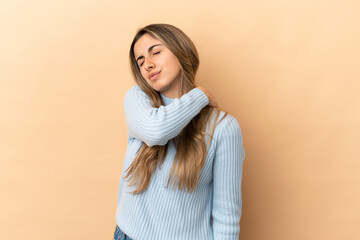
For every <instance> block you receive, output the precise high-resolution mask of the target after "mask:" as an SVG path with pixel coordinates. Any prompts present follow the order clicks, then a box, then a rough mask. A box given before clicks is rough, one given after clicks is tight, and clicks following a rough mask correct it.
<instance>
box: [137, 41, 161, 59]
mask: <svg viewBox="0 0 360 240" xmlns="http://www.w3.org/2000/svg"><path fill="white" fill-rule="evenodd" d="M159 45H162V44H160V43H159V44H155V45H152V46H151V47H149V49H148V52H150V51H151V50H152V49H153V48H154V47H156V46H159ZM142 58H144V56H140V57H138V58H137V59H136V62H138V61H139V60H140V59H142Z"/></svg>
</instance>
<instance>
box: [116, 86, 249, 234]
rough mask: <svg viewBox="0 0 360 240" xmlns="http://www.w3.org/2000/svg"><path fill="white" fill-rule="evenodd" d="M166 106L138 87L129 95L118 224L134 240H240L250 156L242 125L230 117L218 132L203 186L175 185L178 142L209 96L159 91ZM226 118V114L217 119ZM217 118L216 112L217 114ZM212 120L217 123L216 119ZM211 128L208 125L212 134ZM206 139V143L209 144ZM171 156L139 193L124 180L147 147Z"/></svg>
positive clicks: (200, 182)
mask: <svg viewBox="0 0 360 240" xmlns="http://www.w3.org/2000/svg"><path fill="white" fill-rule="evenodd" d="M160 96H161V98H162V99H163V101H164V104H165V105H162V106H160V107H159V108H154V107H153V106H152V104H151V102H150V99H149V97H148V96H147V95H146V94H145V93H144V92H143V91H142V90H141V88H140V87H139V86H137V85H135V86H133V87H131V88H130V89H129V90H127V92H126V93H125V95H124V98H123V108H124V113H125V120H126V125H127V137H128V138H127V149H126V153H125V157H124V160H123V170H122V173H121V177H120V181H119V188H118V195H117V208H116V214H115V218H116V223H117V225H118V226H119V227H120V229H121V230H122V231H124V232H125V233H126V234H127V235H128V236H129V237H130V238H132V239H134V240H153V239H154V240H155V239H156V240H212V239H214V240H220V239H227V240H230V239H231V240H238V238H239V232H240V225H239V223H240V217H241V210H242V209H241V208H242V201H241V200H242V198H241V196H242V195H241V180H242V167H243V160H244V157H245V152H244V149H243V143H242V135H241V129H240V126H239V124H238V122H237V120H236V118H234V117H232V116H231V115H229V114H228V115H227V116H226V117H225V118H224V119H223V120H222V121H221V122H220V123H219V124H218V125H217V126H216V128H215V131H214V133H213V138H212V139H211V141H210V144H209V145H207V146H206V147H207V155H206V159H205V162H204V165H203V167H202V169H201V172H200V176H199V180H198V184H197V186H196V188H195V190H193V191H192V192H190V193H189V192H186V191H184V190H179V189H177V188H174V189H173V188H172V187H171V185H169V187H168V188H167V187H166V185H167V181H168V178H169V171H170V168H171V165H172V163H173V159H174V157H175V154H176V149H175V146H174V144H173V141H171V139H173V138H174V137H176V136H177V135H179V134H180V132H181V130H182V129H183V128H184V127H186V126H187V124H188V123H189V122H190V121H191V119H192V118H194V117H195V116H196V115H197V114H198V113H199V112H200V111H201V109H202V108H204V107H205V106H206V105H208V103H209V99H208V97H207V96H206V94H205V93H204V92H203V91H201V90H200V89H198V88H194V89H192V90H191V91H189V92H188V93H186V94H184V95H183V96H181V97H180V98H174V99H172V98H168V97H165V96H164V95H163V94H161V93H160ZM223 115H224V112H223V111H221V114H220V115H219V117H218V120H220V118H221V117H222V116H223ZM214 116H215V114H214ZM211 122H212V121H211ZM210 131H211V128H210V127H208V126H207V127H206V132H208V133H209V134H210ZM207 140H208V138H207V136H206V135H205V141H206V142H205V143H207ZM168 142H169V145H168V151H167V154H166V158H165V160H164V162H163V163H162V165H161V167H160V168H157V169H156V170H155V171H154V172H153V174H152V177H151V180H150V183H149V185H148V187H147V188H146V189H145V191H143V192H142V193H140V194H136V195H134V194H131V193H129V192H131V191H132V190H134V189H135V186H134V187H129V186H128V185H127V182H125V181H124V179H123V177H124V176H125V170H126V169H127V168H128V167H129V166H130V164H131V162H132V160H133V159H134V158H135V156H136V154H137V151H138V150H139V148H140V146H141V145H142V144H147V145H148V146H154V145H165V144H166V143H168Z"/></svg>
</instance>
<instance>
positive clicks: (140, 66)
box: [139, 52, 160, 67]
mask: <svg viewBox="0 0 360 240" xmlns="http://www.w3.org/2000/svg"><path fill="white" fill-rule="evenodd" d="M159 53H160V52H156V53H154V55H155V54H159ZM143 63H144V62H142V63H141V64H140V65H139V67H141V66H142V65H143Z"/></svg>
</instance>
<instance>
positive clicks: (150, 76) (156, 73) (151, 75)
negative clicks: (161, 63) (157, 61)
mask: <svg viewBox="0 0 360 240" xmlns="http://www.w3.org/2000/svg"><path fill="white" fill-rule="evenodd" d="M159 73H160V71H158V72H154V73H151V74H150V75H149V79H150V80H152V78H153V77H154V76H155V75H158V74H159ZM155 77H156V76H155Z"/></svg>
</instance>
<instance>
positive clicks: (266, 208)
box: [0, 0, 360, 240]
mask: <svg viewBox="0 0 360 240" xmlns="http://www.w3.org/2000/svg"><path fill="white" fill-rule="evenodd" d="M359 12H360V2H359V1H357V0H353V1H351V0H345V1H344V0H343V1H340V0H336V1H331V0H330V1H325V0H324V1H321V0H317V1H313V0H312V1H310V0H305V1H304V0H295V1H282V0H273V1H266V0H258V1H235V0H233V1H228V0H223V1H209V0H206V1H205V0H204V1H192V0H184V1H181V2H180V1H179V2H171V1H165V0H164V1H159V0H154V1H134V0H133V1H126V2H125V1H119V0H106V1H94V0H93V1H89V0H86V1H85V0H83V1H70V0H65V1H55V2H54V1H45V0H43V1H38V0H37V1H25V0H22V1H20V0H16V1H15V0H14V1H5V0H2V1H1V2H0V19H1V20H0V32H1V37H0V81H1V82H0V113H1V115H0V116H1V117H0V189H1V192H0V194H1V195H0V212H1V214H0V226H1V227H0V229H1V230H0V239H8V240H12V239H20V238H21V239H22V238H24V237H26V239H36V240H42V239H53V240H57V239H93V240H98V239H111V238H112V235H113V231H114V229H115V208H116V194H117V187H118V180H119V178H120V171H121V168H122V158H123V156H124V154H125V148H126V128H125V122H124V115H123V109H122V98H123V95H124V93H125V91H126V90H127V89H128V88H129V87H130V86H132V85H133V84H134V82H133V80H132V78H131V76H130V71H129V64H128V49H129V46H130V42H131V40H132V38H133V36H134V34H135V32H136V30H137V29H138V28H139V27H142V26H144V25H146V24H150V23H159V22H165V23H170V24H173V25H175V26H178V27H179V28H181V29H182V30H184V31H185V32H186V33H187V34H188V35H189V36H190V37H191V38H192V39H193V41H194V42H195V44H196V46H197V48H198V50H199V53H200V58H201V59H200V60H201V65H200V69H199V75H198V79H199V82H200V83H201V84H202V85H203V86H204V87H205V88H208V89H209V90H210V91H212V92H213V93H214V95H215V96H216V97H217V99H218V102H219V103H220V105H221V107H223V108H224V109H225V110H227V111H229V112H230V113H231V114H232V115H233V116H235V117H236V118H237V119H238V122H239V123H240V126H241V128H242V133H243V139H244V147H245V151H246V159H245V163H244V173H243V215H242V219H241V236H240V239H244V240H264V239H266V240H288V239H292V240H303V239H326V240H335V239H347V240H355V239H360V230H359V224H360V174H359V171H360V162H359V157H360V150H359V147H358V145H359V141H360V124H359V122H360V114H359V112H360V97H359V93H358V92H359V90H360V88H359V87H360V84H359V80H360V69H359V66H360V44H359V43H360V28H359V23H360V15H359Z"/></svg>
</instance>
